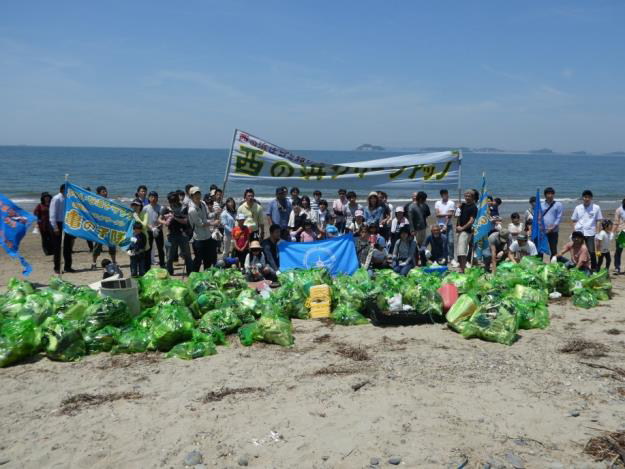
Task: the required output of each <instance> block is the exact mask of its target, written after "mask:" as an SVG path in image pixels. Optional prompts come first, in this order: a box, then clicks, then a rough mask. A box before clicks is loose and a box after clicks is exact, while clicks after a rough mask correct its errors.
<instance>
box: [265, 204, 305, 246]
mask: <svg viewBox="0 0 625 469" xmlns="http://www.w3.org/2000/svg"><path fill="white" fill-rule="evenodd" d="M307 218H308V217H307V216H306V214H305V213H304V212H303V211H302V207H300V206H299V205H298V204H295V205H293V210H292V211H291V216H290V217H289V235H290V239H291V241H299V235H300V234H301V232H302V231H303V230H304V220H306V219H307ZM269 234H271V233H269Z"/></svg>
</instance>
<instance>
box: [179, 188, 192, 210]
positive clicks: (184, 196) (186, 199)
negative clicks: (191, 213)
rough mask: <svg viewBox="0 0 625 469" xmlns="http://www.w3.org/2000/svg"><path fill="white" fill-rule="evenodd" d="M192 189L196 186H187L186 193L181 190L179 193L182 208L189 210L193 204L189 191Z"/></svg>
mask: <svg viewBox="0 0 625 469" xmlns="http://www.w3.org/2000/svg"><path fill="white" fill-rule="evenodd" d="M192 187H195V185H194V184H187V185H186V186H184V192H183V191H180V190H179V191H177V192H178V196H179V197H180V200H181V203H182V206H183V207H185V208H189V204H190V203H191V195H189V189H191V188H192Z"/></svg>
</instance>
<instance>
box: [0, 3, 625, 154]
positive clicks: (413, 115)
mask: <svg viewBox="0 0 625 469" xmlns="http://www.w3.org/2000/svg"><path fill="white" fill-rule="evenodd" d="M624 22H625V2H623V1H620V0H613V1H603V0H593V1H589V0H585V1H559V0H550V1H526V2H502V1H501V0H497V1H475V2H467V1H466V0H462V1H445V0H440V1H429V2H426V1H409V0H406V1H385V2H383V1H379V0H377V1H369V0H359V1H347V0H345V1H337V0H333V1H326V0H318V1H315V2H299V1H271V0H267V1H262V2H259V1H240V0H228V1H225V0H222V1H221V2H214V1H208V0H207V1H195V0H185V1H184V2H170V1H141V0H135V1H132V2H128V1H115V0H111V1H107V2H84V1H63V0H59V1H54V2H51V1H28V2H22V1H17V0H6V1H3V2H1V4H0V144H6V145H19V144H27V145H77V146H133V147H183V148H225V147H229V146H230V143H231V140H232V134H233V131H234V129H235V128H240V129H243V130H246V131H248V132H251V133H252V134H254V135H257V136H259V137H263V138H266V139H267V140H269V141H271V142H273V143H275V144H278V145H281V146H283V147H286V148H290V149H320V150H321V149H334V150H349V149H353V148H355V147H356V146H358V145H360V144H362V143H371V144H376V145H382V146H385V147H391V148H399V147H425V146H448V145H449V146H469V147H481V146H494V147H499V148H504V149H518V150H524V149H535V148H543V147H548V148H553V149H555V150H558V151H576V150H586V151H589V152H597V153H599V152H610V151H617V150H625V131H624V130H625V86H624V85H625V28H623V23H624Z"/></svg>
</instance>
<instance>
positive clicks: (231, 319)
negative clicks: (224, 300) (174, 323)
mask: <svg viewBox="0 0 625 469" xmlns="http://www.w3.org/2000/svg"><path fill="white" fill-rule="evenodd" d="M241 324H242V322H241V320H240V319H239V317H238V316H237V315H236V313H235V312H234V310H233V309H232V307H230V306H228V307H224V308H220V309H214V310H212V311H209V312H208V313H206V314H205V315H204V316H202V318H201V319H200V320H199V321H198V327H199V328H200V329H201V330H203V331H207V332H208V331H210V330H211V329H212V328H214V327H216V328H217V329H219V330H220V331H221V332H223V333H224V334H229V333H231V332H234V331H236V330H237V329H238V328H239V327H241Z"/></svg>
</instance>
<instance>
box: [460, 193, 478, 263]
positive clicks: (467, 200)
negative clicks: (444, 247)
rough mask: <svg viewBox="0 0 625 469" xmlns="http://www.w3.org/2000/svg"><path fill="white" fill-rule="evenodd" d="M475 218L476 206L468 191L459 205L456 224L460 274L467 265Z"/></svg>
mask: <svg viewBox="0 0 625 469" xmlns="http://www.w3.org/2000/svg"><path fill="white" fill-rule="evenodd" d="M475 217H477V206H476V205H475V201H474V200H473V190H471V189H469V190H467V191H465V193H464V203H463V204H462V205H460V216H459V217H458V221H457V224H456V231H457V232H458V247H457V248H456V252H457V254H458V262H459V263H460V272H462V273H464V269H465V268H466V265H467V256H468V254H469V245H470V244H471V230H472V227H473V222H474V221H475Z"/></svg>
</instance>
